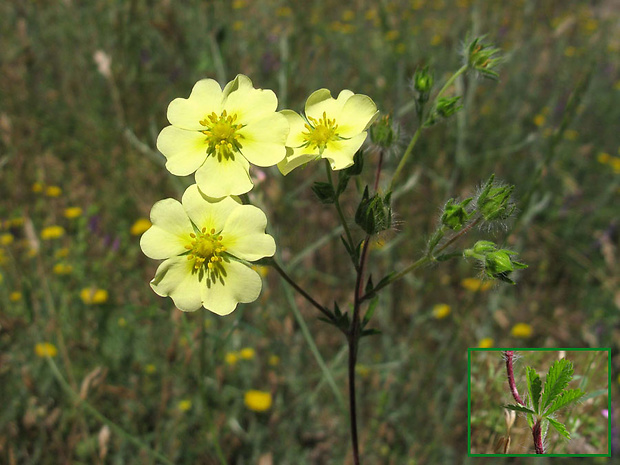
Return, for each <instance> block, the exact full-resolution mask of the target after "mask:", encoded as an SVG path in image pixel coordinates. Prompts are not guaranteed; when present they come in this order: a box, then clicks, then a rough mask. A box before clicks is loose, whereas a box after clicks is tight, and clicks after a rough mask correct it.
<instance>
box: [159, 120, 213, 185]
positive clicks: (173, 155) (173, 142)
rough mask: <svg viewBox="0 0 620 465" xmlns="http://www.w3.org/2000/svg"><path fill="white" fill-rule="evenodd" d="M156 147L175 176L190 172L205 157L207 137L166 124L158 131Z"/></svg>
mask: <svg viewBox="0 0 620 465" xmlns="http://www.w3.org/2000/svg"><path fill="white" fill-rule="evenodd" d="M157 148H158V149H159V151H160V152H161V153H162V154H163V155H164V156H165V157H166V159H167V160H168V161H167V162H166V168H167V169H168V171H170V172H171V173H172V174H174V175H175V176H187V175H188V174H192V173H193V172H194V171H196V170H197V169H198V168H200V165H202V164H203V163H204V161H205V158H207V139H206V137H205V135H204V134H202V133H201V132H198V131H186V130H185V129H179V128H177V127H174V126H167V127H165V128H164V129H162V131H161V132H160V133H159V137H158V138H157Z"/></svg>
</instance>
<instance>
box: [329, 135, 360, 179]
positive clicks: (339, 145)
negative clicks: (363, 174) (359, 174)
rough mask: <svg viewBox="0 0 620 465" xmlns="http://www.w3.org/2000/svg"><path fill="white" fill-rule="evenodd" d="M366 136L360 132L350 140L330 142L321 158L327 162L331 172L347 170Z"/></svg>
mask: <svg viewBox="0 0 620 465" xmlns="http://www.w3.org/2000/svg"><path fill="white" fill-rule="evenodd" d="M366 135H367V133H365V132H362V133H361V134H358V135H357V136H354V137H352V138H351V139H343V140H338V141H331V142H330V143H329V144H327V147H326V148H325V150H324V151H323V154H322V155H321V156H322V157H323V158H326V159H328V160H329V163H330V165H331V167H332V170H341V169H344V168H348V167H349V166H351V165H352V164H353V156H354V155H355V152H357V151H358V150H359V148H360V147H361V146H362V144H363V143H364V141H365V140H366Z"/></svg>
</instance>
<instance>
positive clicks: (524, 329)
mask: <svg viewBox="0 0 620 465" xmlns="http://www.w3.org/2000/svg"><path fill="white" fill-rule="evenodd" d="M532 333H533V329H532V327H531V326H530V325H528V324H527V323H517V324H516V325H514V326H513V327H512V329H511V330H510V334H511V335H512V336H513V337H518V338H521V339H527V338H529V337H530V336H531V335H532Z"/></svg>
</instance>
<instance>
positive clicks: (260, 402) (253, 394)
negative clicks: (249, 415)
mask: <svg viewBox="0 0 620 465" xmlns="http://www.w3.org/2000/svg"><path fill="white" fill-rule="evenodd" d="M243 403H244V404H245V406H246V407H247V408H249V409H250V410H253V411H254V412H266V411H267V410H269V409H270V408H271V403H272V398H271V393H270V392H265V391H256V390H251V391H247V392H246V393H245V395H244V396H243Z"/></svg>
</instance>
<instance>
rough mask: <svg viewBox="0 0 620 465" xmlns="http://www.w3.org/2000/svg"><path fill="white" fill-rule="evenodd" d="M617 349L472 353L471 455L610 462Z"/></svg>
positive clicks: (490, 350)
mask: <svg viewBox="0 0 620 465" xmlns="http://www.w3.org/2000/svg"><path fill="white" fill-rule="evenodd" d="M610 361H611V349H469V350H468V373H469V384H468V455H469V456H476V457H478V456H537V455H547V456H552V457H553V456H573V457H583V456H600V457H611V441H610V434H611V420H610V416H609V413H610V398H611V397H610V385H611V383H610V372H611V370H610Z"/></svg>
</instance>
